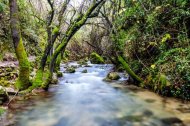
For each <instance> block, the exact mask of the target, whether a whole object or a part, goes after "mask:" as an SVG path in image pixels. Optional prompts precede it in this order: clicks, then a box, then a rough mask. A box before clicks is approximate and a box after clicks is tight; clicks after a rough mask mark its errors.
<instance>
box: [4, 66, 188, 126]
mask: <svg viewBox="0 0 190 126" xmlns="http://www.w3.org/2000/svg"><path fill="white" fill-rule="evenodd" d="M69 65H77V64H76V63H70V64H69ZM90 65H91V67H79V68H77V69H76V72H75V73H64V77H62V78H60V79H59V82H58V85H57V86H53V87H51V88H50V91H49V92H47V93H45V94H44V95H41V96H33V97H32V98H31V99H30V100H26V101H22V100H20V102H17V103H16V104H15V103H13V105H12V106H20V105H22V109H19V108H18V109H16V110H15V111H14V112H12V111H11V112H9V113H8V115H9V116H10V115H11V113H12V115H13V113H14V124H12V125H16V126H170V125H173V123H181V122H180V120H178V117H176V115H175V114H174V112H173V111H170V109H167V108H166V107H164V106H163V104H162V101H161V102H159V103H158V104H157V103H156V102H155V99H154V98H152V97H154V96H152V97H151V95H152V94H153V93H150V92H149V93H150V94H148V97H149V98H148V99H146V98H144V96H143V94H140V95H137V94H138V91H134V90H131V89H127V88H123V86H122V85H123V83H122V82H123V81H125V79H127V78H125V77H122V78H121V79H120V80H119V81H117V82H112V83H111V82H104V81H103V79H104V78H105V77H106V75H107V73H108V72H109V71H110V70H111V69H112V65H92V64H90ZM84 69H87V71H88V72H87V73H82V72H81V71H83V70H84ZM64 70H65V65H62V66H61V71H62V72H64ZM121 75H122V74H121ZM116 85H117V86H116ZM137 90H138V89H137ZM157 97H159V96H157ZM151 98H152V99H151ZM23 106H24V107H23ZM175 125H176V124H175ZM180 125H182V124H178V126H180ZM187 125H188V124H187Z"/></svg>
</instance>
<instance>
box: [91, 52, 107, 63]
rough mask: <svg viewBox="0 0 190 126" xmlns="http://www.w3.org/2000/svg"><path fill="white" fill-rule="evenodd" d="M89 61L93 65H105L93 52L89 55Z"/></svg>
mask: <svg viewBox="0 0 190 126" xmlns="http://www.w3.org/2000/svg"><path fill="white" fill-rule="evenodd" d="M90 61H91V63H94V64H103V63H105V62H104V59H103V58H102V57H101V56H100V55H98V54H97V53H95V52H93V53H92V54H91V55H90Z"/></svg>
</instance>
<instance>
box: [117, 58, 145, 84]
mask: <svg viewBox="0 0 190 126" xmlns="http://www.w3.org/2000/svg"><path fill="white" fill-rule="evenodd" d="M118 61H119V62H120V63H121V64H122V66H123V67H124V69H125V70H126V72H127V73H128V74H129V75H130V76H131V77H132V78H133V79H134V80H136V81H137V82H139V83H142V82H143V80H142V79H141V78H140V77H138V75H136V74H135V73H134V72H133V71H132V70H131V69H130V67H129V65H128V64H127V63H126V61H125V60H124V59H123V57H121V56H118Z"/></svg>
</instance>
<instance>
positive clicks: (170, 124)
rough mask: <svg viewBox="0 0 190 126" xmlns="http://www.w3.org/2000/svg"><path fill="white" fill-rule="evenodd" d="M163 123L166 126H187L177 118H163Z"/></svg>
mask: <svg viewBox="0 0 190 126" xmlns="http://www.w3.org/2000/svg"><path fill="white" fill-rule="evenodd" d="M161 122H162V123H163V124H164V125H167V126H174V125H176V126H185V125H184V124H183V121H182V120H180V119H179V118H177V117H170V118H163V119H161Z"/></svg>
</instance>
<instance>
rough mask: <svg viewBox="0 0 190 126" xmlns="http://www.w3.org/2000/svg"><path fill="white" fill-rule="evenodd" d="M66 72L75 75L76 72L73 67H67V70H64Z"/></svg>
mask: <svg viewBox="0 0 190 126" xmlns="http://www.w3.org/2000/svg"><path fill="white" fill-rule="evenodd" d="M66 72H67V73H75V72H76V71H75V68H74V67H68V68H67V69H66Z"/></svg>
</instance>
